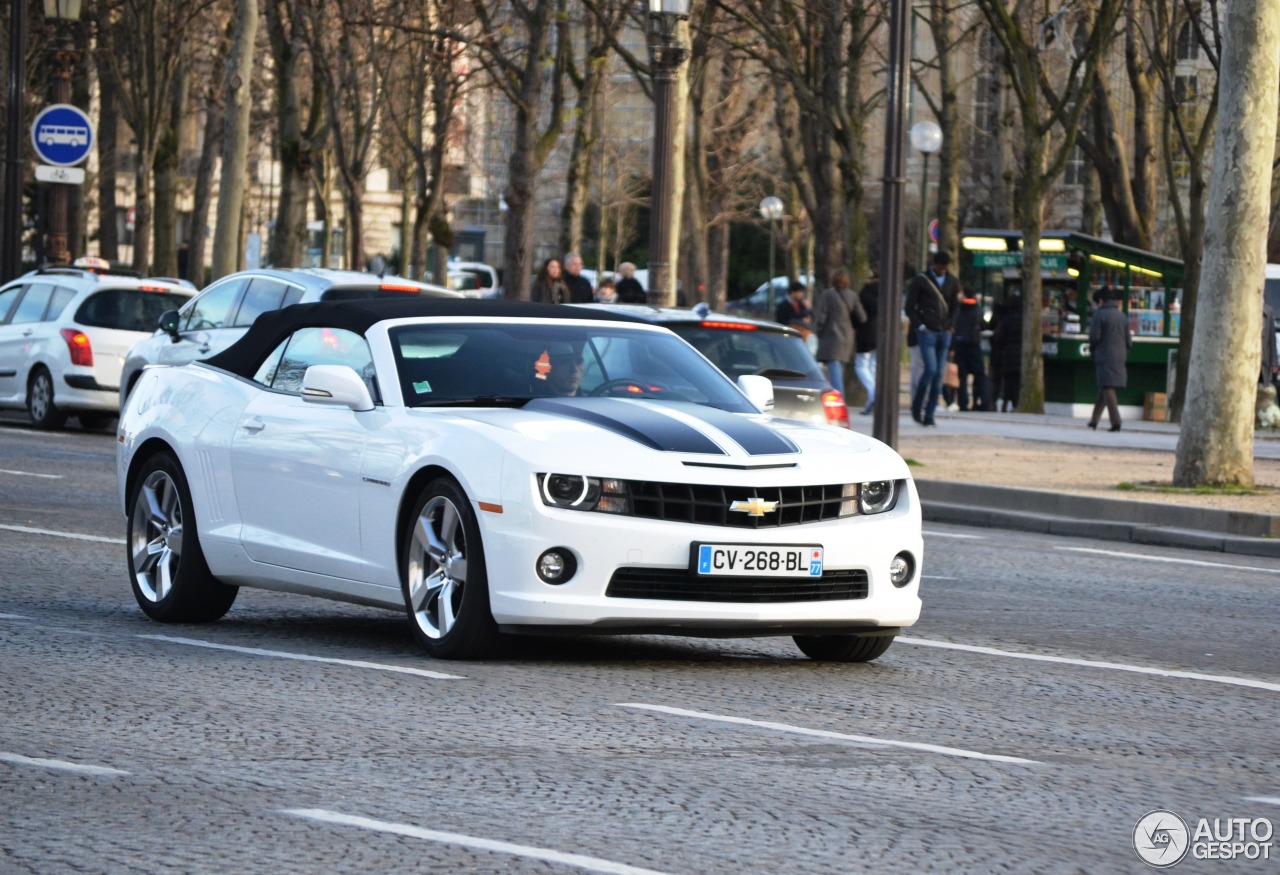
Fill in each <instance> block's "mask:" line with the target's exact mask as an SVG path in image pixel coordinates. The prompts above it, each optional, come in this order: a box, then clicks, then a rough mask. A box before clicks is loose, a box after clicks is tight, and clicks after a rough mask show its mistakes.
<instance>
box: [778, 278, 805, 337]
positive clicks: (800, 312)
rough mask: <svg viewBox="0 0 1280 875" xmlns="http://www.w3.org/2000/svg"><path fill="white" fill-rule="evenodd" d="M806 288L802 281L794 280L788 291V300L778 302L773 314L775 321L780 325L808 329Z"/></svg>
mask: <svg viewBox="0 0 1280 875" xmlns="http://www.w3.org/2000/svg"><path fill="white" fill-rule="evenodd" d="M804 294H805V287H804V283H802V282H800V280H792V282H791V286H790V287H789V288H788V289H787V297H786V300H783V301H779V302H778V308H777V309H776V310H775V311H774V313H773V321H774V322H777V323H778V324H779V325H792V326H795V327H798V328H807V327H808V325H809V318H810V313H809V305H808V304H806V303H805V302H804Z"/></svg>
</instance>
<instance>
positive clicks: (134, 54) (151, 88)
mask: <svg viewBox="0 0 1280 875" xmlns="http://www.w3.org/2000/svg"><path fill="white" fill-rule="evenodd" d="M212 2H213V0H104V5H103V7H102V11H101V13H100V15H99V32H100V34H103V33H104V32H105V38H104V40H103V42H102V43H100V45H99V48H98V58H99V69H102V70H105V71H106V73H107V74H108V75H109V76H110V78H111V80H112V84H113V86H114V90H115V96H116V100H117V105H118V106H119V108H120V114H121V116H122V117H123V118H124V120H125V121H126V122H127V123H128V125H129V127H130V128H131V129H132V130H133V134H134V137H135V138H136V140H137V143H138V152H137V164H136V169H137V201H136V204H135V209H136V218H135V220H134V241H135V244H134V251H133V264H134V267H135V268H137V269H139V270H146V269H147V268H148V267H149V266H150V263H151V248H150V244H151V233H152V228H151V224H152V223H151V181H152V173H153V171H154V169H155V158H156V152H157V150H158V149H159V146H160V138H161V136H162V135H163V132H164V127H165V123H166V121H167V120H168V119H169V118H170V114H171V111H172V110H171V103H170V101H171V93H170V91H171V89H172V86H173V78H174V75H175V72H176V70H177V67H178V64H179V62H180V61H181V60H182V58H183V56H184V54H185V53H186V51H187V50H188V45H187V37H188V36H189V34H190V32H191V29H192V27H193V26H194V24H195V22H196V21H197V20H198V19H199V18H200V16H201V15H202V14H203V13H204V11H205V10H206V9H207V8H208V7H209V6H210V5H211V4H212Z"/></svg>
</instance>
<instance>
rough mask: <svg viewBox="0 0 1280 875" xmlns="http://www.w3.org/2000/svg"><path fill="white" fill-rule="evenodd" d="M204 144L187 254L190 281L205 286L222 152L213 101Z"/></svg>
mask: <svg viewBox="0 0 1280 875" xmlns="http://www.w3.org/2000/svg"><path fill="white" fill-rule="evenodd" d="M204 120H205V125H204V142H203V143H201V144H200V163H199V164H198V165H197V166H196V190H195V196H194V198H193V202H192V205H191V247H190V249H189V250H188V251H187V279H189V280H191V281H192V282H193V283H195V284H196V285H197V286H203V285H204V284H205V283H204V260H205V259H204V257H205V252H206V251H207V250H208V248H209V247H208V244H209V236H210V235H209V204H210V202H211V201H212V200H213V170H214V163H215V162H216V161H217V159H218V154H219V153H220V152H221V151H222V125H223V116H222V107H220V106H219V105H218V104H217V103H216V102H214V101H210V102H209V104H208V105H207V106H206V107H205V117H204Z"/></svg>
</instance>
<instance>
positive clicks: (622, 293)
mask: <svg viewBox="0 0 1280 875" xmlns="http://www.w3.org/2000/svg"><path fill="white" fill-rule="evenodd" d="M618 271H619V272H620V273H621V274H622V279H620V280H618V303H619V304H644V303H646V302H647V301H648V298H647V297H646V296H645V293H644V286H642V285H640V280H638V279H636V266H635V265H634V264H632V263H631V262H629V261H624V262H622V264H620V265H618Z"/></svg>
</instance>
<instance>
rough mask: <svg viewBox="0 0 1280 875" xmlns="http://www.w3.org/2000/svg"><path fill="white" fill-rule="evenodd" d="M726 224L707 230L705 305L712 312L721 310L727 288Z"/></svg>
mask: <svg viewBox="0 0 1280 875" xmlns="http://www.w3.org/2000/svg"><path fill="white" fill-rule="evenodd" d="M729 234H730V225H729V223H728V222H717V223H716V224H714V225H712V226H711V227H710V228H708V229H707V256H708V258H707V270H708V275H707V303H708V304H710V305H711V309H712V310H723V309H724V304H725V296H726V294H727V291H728V288H729V242H730V241H729Z"/></svg>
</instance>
